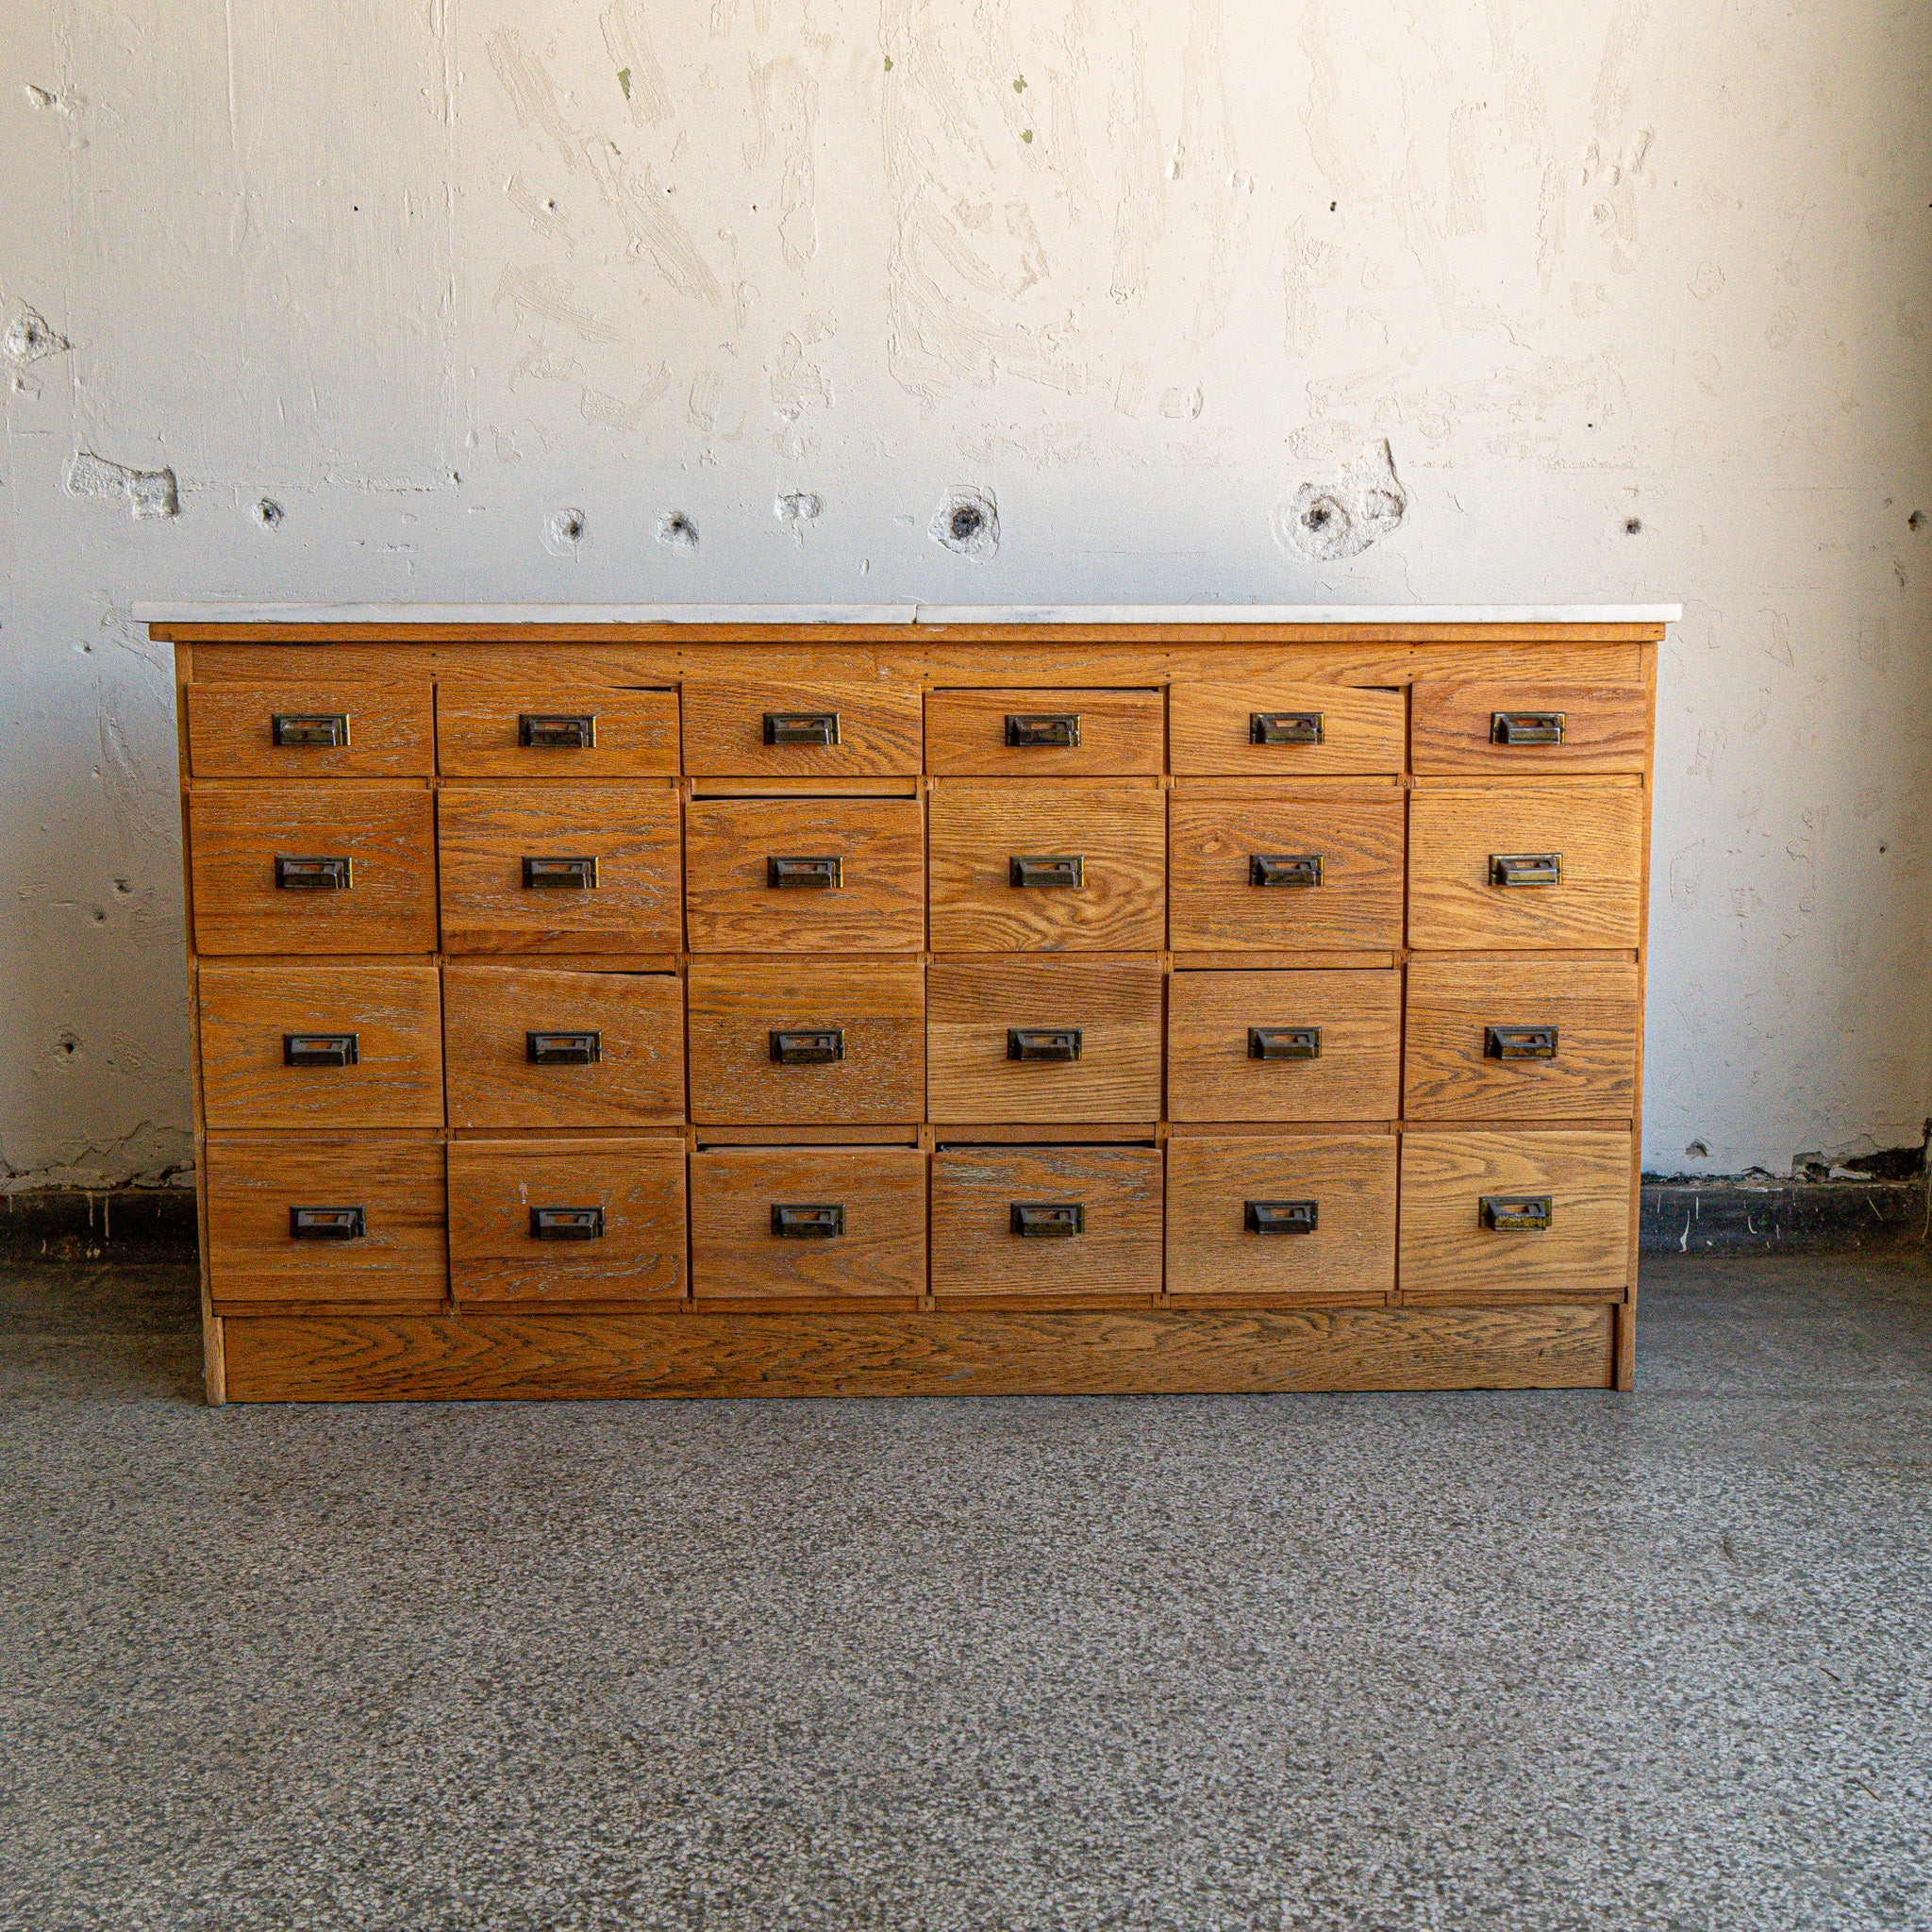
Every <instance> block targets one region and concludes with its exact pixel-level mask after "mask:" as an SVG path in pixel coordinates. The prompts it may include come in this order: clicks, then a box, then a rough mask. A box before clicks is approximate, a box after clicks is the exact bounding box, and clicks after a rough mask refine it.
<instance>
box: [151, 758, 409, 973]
mask: <svg viewBox="0 0 1932 1932" xmlns="http://www.w3.org/2000/svg"><path fill="white" fill-rule="evenodd" d="M432 824H433V817H432V807H431V804H430V795H429V793H428V791H425V790H424V789H423V788H422V787H420V786H412V785H381V784H357V785H331V784H318V785H237V786H232V787H230V786H224V787H223V788H222V789H221V790H219V791H193V792H191V793H190V795H189V800H188V844H189V870H190V874H191V876H192V880H193V889H194V944H195V950H196V951H197V952H201V953H433V952H434V951H435V950H436V844H435V836H434V833H433V832H432V830H431V826H432Z"/></svg>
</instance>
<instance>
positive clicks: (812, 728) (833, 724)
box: [765, 711, 839, 744]
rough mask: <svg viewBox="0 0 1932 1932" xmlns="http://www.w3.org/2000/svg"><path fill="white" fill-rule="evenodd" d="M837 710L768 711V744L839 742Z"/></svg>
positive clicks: (766, 727)
mask: <svg viewBox="0 0 1932 1932" xmlns="http://www.w3.org/2000/svg"><path fill="white" fill-rule="evenodd" d="M838 741H839V714H838V712H837V711H767V712H766V713H765V742H766V743H767V744H837V743H838Z"/></svg>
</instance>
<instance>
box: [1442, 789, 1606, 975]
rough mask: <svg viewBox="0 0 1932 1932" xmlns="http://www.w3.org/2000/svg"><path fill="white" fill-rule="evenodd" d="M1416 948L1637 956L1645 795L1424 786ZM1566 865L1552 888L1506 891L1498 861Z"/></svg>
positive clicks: (1526, 887) (1541, 886)
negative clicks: (1612, 949) (1624, 949)
mask: <svg viewBox="0 0 1932 1932" xmlns="http://www.w3.org/2000/svg"><path fill="white" fill-rule="evenodd" d="M1408 835H1409V875H1408V942H1409V944H1410V945H1412V946H1420V947H1424V948H1430V949H1436V950H1448V949H1450V948H1460V947H1465V946H1466V947H1471V948H1475V947H1483V946H1497V947H1503V948H1508V949H1517V950H1524V949H1531V948H1536V947H1551V946H1635V945H1636V944H1637V941H1638V937H1639V934H1640V932H1641V924H1642V916H1643V838H1644V792H1643V791H1642V789H1641V787H1640V786H1636V785H1626V784H1618V783H1616V782H1614V781H1610V782H1602V781H1597V782H1592V781H1591V780H1590V779H1587V778H1586V779H1576V780H1574V781H1573V782H1571V783H1568V784H1555V785H1443V786H1428V787H1424V788H1421V789H1419V790H1417V791H1414V792H1413V793H1411V794H1410V800H1409V819H1408ZM1504 858H1509V859H1514V860H1516V861H1519V862H1521V861H1525V860H1528V861H1544V860H1549V859H1555V860H1557V861H1558V864H1559V871H1560V876H1559V877H1558V878H1557V880H1556V881H1555V882H1554V883H1550V884H1518V885H1500V884H1498V883H1496V876H1497V861H1498V860H1499V859H1504Z"/></svg>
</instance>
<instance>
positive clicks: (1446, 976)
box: [1403, 957, 1642, 1121]
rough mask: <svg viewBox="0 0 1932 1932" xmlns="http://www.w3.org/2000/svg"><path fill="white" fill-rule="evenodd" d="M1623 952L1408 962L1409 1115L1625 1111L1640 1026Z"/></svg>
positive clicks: (1552, 1115) (1632, 1094)
mask: <svg viewBox="0 0 1932 1932" xmlns="http://www.w3.org/2000/svg"><path fill="white" fill-rule="evenodd" d="M1641 1018H1642V1015H1641V1008H1640V1006H1639V1003H1638V993H1637V968H1636V967H1635V966H1634V965H1632V964H1628V963H1626V962H1624V961H1623V960H1614V959H1601V960H1599V959H1565V960H1562V961H1560V962H1559V961H1556V960H1549V961H1544V960H1541V959H1524V958H1507V957H1505V958H1489V959H1429V958H1416V959H1414V960H1412V961H1411V962H1410V964H1409V969H1408V1031H1407V1043H1406V1045H1405V1048H1404V1053H1403V1091H1404V1095H1405V1101H1406V1109H1405V1110H1406V1111H1407V1115H1408V1117H1409V1118H1410V1119H1411V1120H1438V1121H1454V1120H1510V1119H1515V1120H1531V1121H1535V1120H1546V1121H1557V1120H1615V1119H1628V1118H1629V1116H1630V1114H1631V1112H1632V1110H1633V1108H1634V1107H1635V1105H1636V1093H1637V1040H1638V1028H1639V1026H1640V1024H1641Z"/></svg>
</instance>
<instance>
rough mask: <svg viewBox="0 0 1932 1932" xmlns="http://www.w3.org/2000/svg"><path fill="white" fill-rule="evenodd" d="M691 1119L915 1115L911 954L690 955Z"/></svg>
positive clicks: (916, 1044)
mask: <svg viewBox="0 0 1932 1932" xmlns="http://www.w3.org/2000/svg"><path fill="white" fill-rule="evenodd" d="M688 992H689V998H690V1005H691V1118H692V1119H693V1120H697V1121H704V1122H706V1123H708V1124H718V1125H729V1124H738V1125H752V1124H772V1125H778V1124H810V1125H828V1124H847V1125H868V1124H870V1125H880V1124H904V1123H910V1122H915V1121H919V1120H921V1119H923V1118H924V1099H925V984H924V971H923V969H922V968H921V966H920V964H919V962H918V961H917V960H916V959H903V960H902V959H866V960H859V959H810V960H800V959H797V958H791V959H770V958H765V959H746V958H698V959H693V960H692V961H691V975H690V979H689V982H688Z"/></svg>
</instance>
